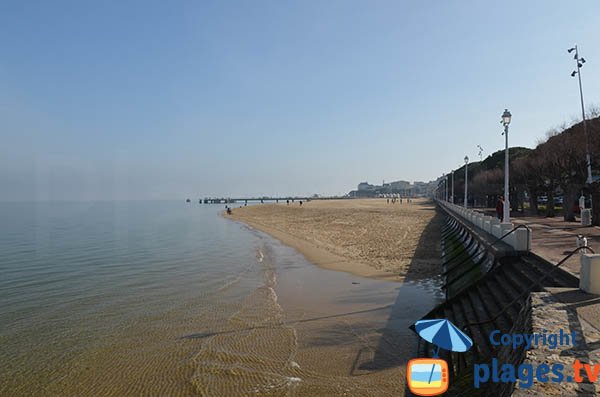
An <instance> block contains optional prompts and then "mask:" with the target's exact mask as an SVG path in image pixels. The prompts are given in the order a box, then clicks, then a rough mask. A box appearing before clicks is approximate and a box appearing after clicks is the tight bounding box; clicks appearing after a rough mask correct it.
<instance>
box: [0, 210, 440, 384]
mask: <svg viewBox="0 0 600 397" xmlns="http://www.w3.org/2000/svg"><path fill="white" fill-rule="evenodd" d="M223 209H224V208H223V206H216V205H214V206H213V205H200V204H197V203H183V202H178V201H177V202H176V201H139V202H133V201H132V202H86V203H83V202H45V203H34V202H32V203H0V346H2V349H1V351H0V395H2V396H21V395H22V396H30V395H34V396H36V395H39V396H52V395H64V396H86V395H90V396H98V395H107V396H108V395H114V396H123V395H133V396H135V395H156V396H178V395H180V396H186V395H215V396H220V395H223V396H229V395H249V394H252V395H338V394H339V395H342V394H344V393H345V394H346V395H369V394H372V395H388V394H387V393H388V392H390V394H389V395H392V394H394V393H396V392H397V391H398V390H399V389H400V388H401V387H402V380H401V377H398V379H392V380H389V379H388V377H387V376H386V377H385V379H388V381H387V383H386V382H382V381H381V379H380V378H378V375H377V373H382V374H383V373H385V371H386V370H389V368H391V367H393V366H394V365H397V364H398V362H397V361H398V360H397V357H396V360H395V359H394V358H392V359H391V360H390V359H389V358H388V359H386V360H384V361H385V362H387V363H388V364H389V365H388V364H386V365H383V364H381V363H382V362H383V361H381V360H380V359H379V358H378V354H379V357H381V356H382V352H383V351H385V352H390V351H392V352H393V351H394V350H393V349H394V346H393V343H392V345H390V346H391V347H390V346H384V345H382V343H383V342H382V340H383V339H385V338H386V337H388V338H389V339H392V338H391V337H393V339H394V340H395V339H396V338H400V339H402V338H404V339H406V338H412V336H410V333H409V332H408V331H407V329H406V327H407V326H408V325H409V324H410V322H411V321H413V320H415V319H416V318H418V316H419V315H422V314H424V313H425V312H426V311H427V310H429V308H430V307H432V306H433V304H434V303H435V302H436V301H437V300H438V299H439V295H437V292H436V287H435V285H428V284H424V285H409V284H398V283H391V282H384V281H377V280H366V279H360V278H356V277H354V276H351V275H348V274H345V273H339V272H331V271H327V270H322V269H319V268H317V267H315V266H313V265H311V264H309V263H307V262H306V261H305V260H304V259H303V257H302V256H301V255H299V254H298V253H297V252H295V251H293V250H292V249H290V248H287V247H285V246H283V245H281V244H279V243H278V242H276V241H274V240H272V239H270V238H269V237H268V236H265V235H263V234H261V233H258V232H255V231H253V230H250V229H249V228H246V227H245V226H243V225H241V224H239V223H236V222H233V221H231V220H228V219H225V218H224V217H222V216H220V215H219V212H220V211H222V210H223ZM398 305H406V306H407V308H406V309H404V310H398V307H399V306H398ZM398 313H400V314H398ZM411 341H412V339H411ZM386 343H387V342H386ZM411 346H412V344H411ZM365 349H366V350H365ZM398 349H399V350H397V351H396V353H397V354H401V355H405V356H406V357H402V360H404V359H408V358H410V357H409V355H410V349H412V347H410V348H409V347H406V346H404V347H403V346H400V347H399V348H398ZM336 354H337V355H338V356H339V363H334V362H329V363H328V364H327V365H323V363H324V361H323V360H324V358H329V360H331V359H332V358H334V361H335V360H337V359H335V357H338V356H336ZM386 354H387V353H386ZM324 355H325V357H324ZM384 355H385V354H384ZM377 360H379V361H377ZM361 361H364V362H365V363H367V364H368V363H369V362H370V363H371V367H369V365H362V367H361V366H360V365H359V364H357V363H360V362H361ZM321 367H322V368H321ZM327 371H330V373H327ZM352 371H355V372H352ZM361 371H362V372H361ZM356 374H359V375H368V374H375V375H373V376H371V377H370V378H369V377H368V376H366V377H362V378H361V379H364V380H360V381H359V380H358V379H359V378H360V377H358V378H357V377H356V376H355V375H356ZM354 378H356V379H354ZM369 379H371V380H369ZM382 379H383V378H382ZM361 382H362V383H361ZM384 392H385V393H384Z"/></svg>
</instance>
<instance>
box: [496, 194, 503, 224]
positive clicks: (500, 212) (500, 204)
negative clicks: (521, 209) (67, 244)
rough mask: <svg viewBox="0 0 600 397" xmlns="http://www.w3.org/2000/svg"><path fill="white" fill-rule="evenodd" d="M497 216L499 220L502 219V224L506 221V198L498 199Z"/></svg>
mask: <svg viewBox="0 0 600 397" xmlns="http://www.w3.org/2000/svg"><path fill="white" fill-rule="evenodd" d="M496 215H497V216H498V219H500V222H503V221H504V197H503V196H500V198H498V202H497V203H496Z"/></svg>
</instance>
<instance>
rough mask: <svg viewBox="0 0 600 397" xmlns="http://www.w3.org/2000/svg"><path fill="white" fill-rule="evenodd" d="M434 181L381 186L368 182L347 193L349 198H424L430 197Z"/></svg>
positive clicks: (401, 182)
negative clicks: (386, 196) (390, 196)
mask: <svg viewBox="0 0 600 397" xmlns="http://www.w3.org/2000/svg"><path fill="white" fill-rule="evenodd" d="M435 187H436V183H435V181H431V182H414V183H410V182H408V181H395V182H390V183H385V182H383V183H382V184H381V185H371V184H370V183H369V182H361V183H359V184H358V186H357V190H352V191H351V192H349V193H348V196H350V197H382V196H385V195H389V194H392V195H398V196H402V197H426V196H431V195H432V194H433V191H434V190H435Z"/></svg>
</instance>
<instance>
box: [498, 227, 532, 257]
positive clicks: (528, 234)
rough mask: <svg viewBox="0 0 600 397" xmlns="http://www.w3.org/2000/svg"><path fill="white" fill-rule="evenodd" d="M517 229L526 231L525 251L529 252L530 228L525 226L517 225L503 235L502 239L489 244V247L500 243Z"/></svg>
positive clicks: (499, 238)
mask: <svg viewBox="0 0 600 397" xmlns="http://www.w3.org/2000/svg"><path fill="white" fill-rule="evenodd" d="M518 229H526V230H527V251H529V250H530V249H531V245H530V244H531V242H530V240H531V228H530V227H529V226H527V225H518V226H517V227H514V228H512V229H511V230H510V231H509V232H508V233H505V234H504V235H503V236H502V237H498V238H497V239H496V240H494V241H493V242H492V243H491V244H490V247H491V246H493V245H495V244H497V243H499V242H500V241H502V240H504V239H505V238H506V237H507V236H508V235H510V234H512V233H514V232H515V231H516V230H518Z"/></svg>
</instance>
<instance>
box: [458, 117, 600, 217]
mask: <svg viewBox="0 0 600 397" xmlns="http://www.w3.org/2000/svg"><path fill="white" fill-rule="evenodd" d="M598 116H600V114H599V113H598V111H595V112H594V113H593V114H592V118H591V119H589V120H587V135H588V141H589V152H590V154H591V164H592V175H593V176H594V179H593V183H592V184H591V185H588V184H587V183H586V180H587V170H586V139H585V134H584V129H583V123H582V122H579V123H576V124H574V125H572V126H570V127H567V126H563V127H562V128H559V129H557V130H554V131H552V132H550V133H549V134H548V136H547V138H546V139H545V140H544V141H543V142H540V143H539V144H538V145H537V146H536V147H535V148H534V149H528V148H524V147H514V148H510V149H509V155H510V162H509V163H510V203H511V207H512V208H511V209H512V211H528V212H529V213H531V214H535V215H546V216H549V217H553V216H556V215H557V209H556V206H555V198H558V197H560V200H558V199H557V201H562V205H561V207H562V211H561V212H562V216H563V217H564V219H565V220H568V221H573V220H575V215H576V213H575V211H576V208H577V206H576V203H577V202H578V201H577V200H578V198H579V196H580V195H581V194H582V193H584V194H586V195H590V194H591V195H592V203H594V205H593V208H592V221H593V223H594V224H595V225H600V117H598ZM468 174H469V189H468V190H469V191H468V193H469V197H468V200H469V203H470V205H476V206H486V207H493V206H494V205H495V202H496V200H497V198H498V197H499V196H500V195H502V194H503V184H504V150H499V151H497V152H495V153H493V154H491V155H490V156H488V157H487V158H486V159H485V160H483V161H480V162H474V163H470V164H469V169H468ZM464 175H465V172H464V166H462V167H461V168H460V169H458V170H455V171H454V189H455V202H456V203H462V202H463V200H464ZM541 197H543V198H544V200H543V201H544V203H545V205H544V208H543V209H542V208H540V206H539V205H538V203H539V199H540V198H541Z"/></svg>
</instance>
